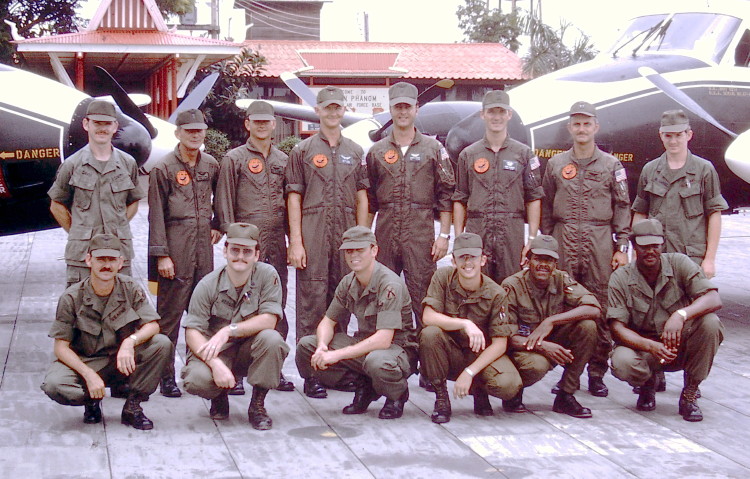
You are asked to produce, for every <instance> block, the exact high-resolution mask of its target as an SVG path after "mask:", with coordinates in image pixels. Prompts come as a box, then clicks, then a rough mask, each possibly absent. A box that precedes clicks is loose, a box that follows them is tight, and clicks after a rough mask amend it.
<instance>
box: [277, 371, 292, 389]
mask: <svg viewBox="0 0 750 479" xmlns="http://www.w3.org/2000/svg"><path fill="white" fill-rule="evenodd" d="M276 390H277V391H286V392H289V391H294V383H293V382H291V381H290V380H288V379H287V378H285V377H284V373H281V374H280V375H279V385H278V386H276Z"/></svg>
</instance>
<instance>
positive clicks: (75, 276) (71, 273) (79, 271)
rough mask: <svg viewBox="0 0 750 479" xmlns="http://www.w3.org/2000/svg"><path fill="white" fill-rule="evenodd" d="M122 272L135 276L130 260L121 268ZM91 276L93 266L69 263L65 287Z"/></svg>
mask: <svg viewBox="0 0 750 479" xmlns="http://www.w3.org/2000/svg"><path fill="white" fill-rule="evenodd" d="M120 274H124V275H125V276H133V270H132V268H131V267H130V262H129V261H128V262H127V263H126V264H125V265H124V266H123V267H122V269H121V270H120ZM89 276H91V268H89V267H88V266H75V265H72V264H69V265H67V268H66V271H65V281H66V284H65V287H66V288H68V287H70V286H72V285H74V284H76V283H78V282H81V281H83V280H84V279H86V278H88V277H89Z"/></svg>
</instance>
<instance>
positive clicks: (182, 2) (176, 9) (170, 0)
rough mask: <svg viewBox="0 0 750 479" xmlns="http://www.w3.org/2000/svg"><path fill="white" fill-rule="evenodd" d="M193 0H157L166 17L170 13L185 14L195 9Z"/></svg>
mask: <svg viewBox="0 0 750 479" xmlns="http://www.w3.org/2000/svg"><path fill="white" fill-rule="evenodd" d="M193 3H194V2H193V0H156V5H157V6H158V7H159V10H160V11H161V14H162V15H163V16H164V17H165V18H166V17H167V16H168V15H170V14H174V15H184V14H186V13H188V12H190V11H191V10H193Z"/></svg>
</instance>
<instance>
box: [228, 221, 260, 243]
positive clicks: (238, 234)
mask: <svg viewBox="0 0 750 479" xmlns="http://www.w3.org/2000/svg"><path fill="white" fill-rule="evenodd" d="M258 236H260V231H259V230H258V227H257V226H255V225H251V224H250V223H232V224H231V225H229V227H228V228H227V243H234V244H239V245H243V246H255V245H257V244H258Z"/></svg>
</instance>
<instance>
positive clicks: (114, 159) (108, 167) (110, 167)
mask: <svg viewBox="0 0 750 479" xmlns="http://www.w3.org/2000/svg"><path fill="white" fill-rule="evenodd" d="M82 150H84V151H85V152H86V154H85V155H84V157H83V162H82V163H83V164H86V165H90V166H91V167H92V168H96V167H95V166H94V162H95V161H96V162H97V164H101V163H104V169H103V170H102V174H104V173H109V172H110V171H114V170H116V169H117V166H118V165H119V163H120V156H119V155H118V154H117V151H118V150H117V148H115V147H114V146H113V147H112V155H110V157H109V160H107V161H99V160H97V159H96V158H94V154H93V153H92V152H91V148H90V147H89V145H88V144H87V145H86V146H84V147H83V148H82Z"/></svg>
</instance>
